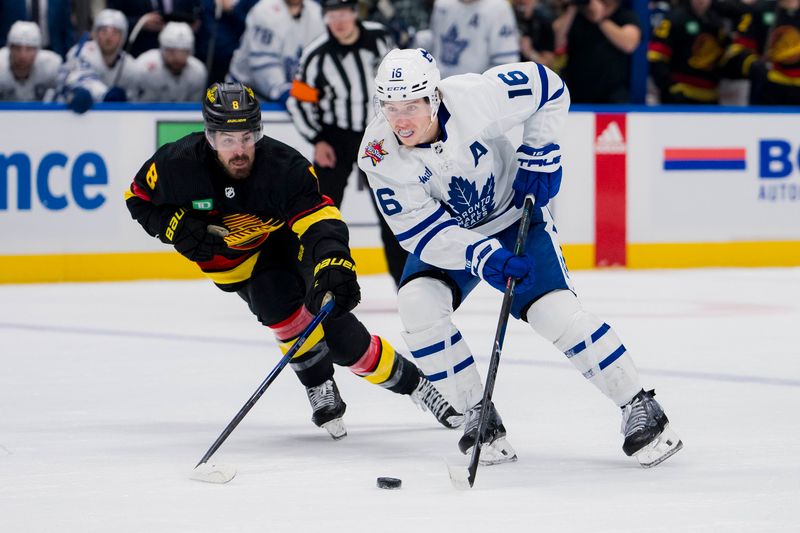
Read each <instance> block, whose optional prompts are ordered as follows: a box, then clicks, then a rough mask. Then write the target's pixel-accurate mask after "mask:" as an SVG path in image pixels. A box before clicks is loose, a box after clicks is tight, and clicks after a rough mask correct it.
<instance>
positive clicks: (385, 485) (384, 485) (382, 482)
mask: <svg viewBox="0 0 800 533" xmlns="http://www.w3.org/2000/svg"><path fill="white" fill-rule="evenodd" d="M402 484H403V481H402V480H400V479H398V478H396V477H379V478H378V488H379V489H399V488H400V485H402Z"/></svg>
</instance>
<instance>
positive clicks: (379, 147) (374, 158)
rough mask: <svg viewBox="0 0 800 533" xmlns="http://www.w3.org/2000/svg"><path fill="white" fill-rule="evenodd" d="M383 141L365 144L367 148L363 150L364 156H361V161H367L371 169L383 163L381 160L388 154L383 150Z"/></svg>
mask: <svg viewBox="0 0 800 533" xmlns="http://www.w3.org/2000/svg"><path fill="white" fill-rule="evenodd" d="M383 141H384V139H381V140H380V141H372V142H369V143H367V146H366V147H365V148H364V155H362V156H361V159H369V160H370V161H371V162H372V166H373V167H374V166H377V164H378V163H380V162H381V161H383V158H384V157H385V156H387V155H388V154H389V152H387V151H386V150H384V149H383Z"/></svg>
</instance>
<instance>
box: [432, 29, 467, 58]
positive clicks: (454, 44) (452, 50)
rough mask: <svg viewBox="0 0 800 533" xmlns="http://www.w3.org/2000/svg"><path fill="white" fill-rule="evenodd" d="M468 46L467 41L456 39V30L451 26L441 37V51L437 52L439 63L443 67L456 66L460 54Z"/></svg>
mask: <svg viewBox="0 0 800 533" xmlns="http://www.w3.org/2000/svg"><path fill="white" fill-rule="evenodd" d="M468 44H469V41H468V40H466V39H459V38H458V28H457V27H456V25H455V24H453V25H452V26H450V29H449V30H447V32H446V33H445V34H444V35H442V50H441V52H439V61H440V62H441V63H442V64H444V65H458V62H459V59H460V58H461V54H462V53H463V52H464V49H465V48H466V47H467V45H468Z"/></svg>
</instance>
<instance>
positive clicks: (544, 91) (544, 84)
mask: <svg viewBox="0 0 800 533" xmlns="http://www.w3.org/2000/svg"><path fill="white" fill-rule="evenodd" d="M536 68H537V69H538V70H539V79H540V80H541V82H542V88H541V89H542V98H541V100H539V107H537V108H536V109H537V110H539V109H541V108H542V106H543V105H544V104H546V103H547V99H548V96H549V95H550V88H549V87H548V80H547V71H546V70H545V69H544V67H543V66H542V65H540V64H539V63H536Z"/></svg>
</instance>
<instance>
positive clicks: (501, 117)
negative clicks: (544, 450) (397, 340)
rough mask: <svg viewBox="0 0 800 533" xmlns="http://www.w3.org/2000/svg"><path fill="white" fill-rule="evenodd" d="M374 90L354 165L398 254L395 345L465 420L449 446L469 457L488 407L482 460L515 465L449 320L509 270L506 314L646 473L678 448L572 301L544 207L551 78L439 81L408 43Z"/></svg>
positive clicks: (625, 364)
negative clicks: (567, 372) (556, 356)
mask: <svg viewBox="0 0 800 533" xmlns="http://www.w3.org/2000/svg"><path fill="white" fill-rule="evenodd" d="M375 83H376V87H377V89H376V91H377V95H376V100H377V102H378V105H379V108H380V113H378V115H377V117H376V118H375V119H374V120H373V122H372V123H371V124H370V125H369V127H368V129H367V131H366V133H365V135H364V139H363V142H362V152H361V157H360V159H359V166H360V167H361V169H362V170H364V172H366V174H367V177H368V179H369V184H370V187H372V189H373V192H374V194H375V196H376V198H377V201H378V203H379V205H380V207H381V210H382V211H383V215H384V218H385V219H386V221H387V222H388V224H389V226H390V227H391V228H392V230H393V231H394V232H395V235H396V236H397V238H398V240H399V241H400V243H401V244H402V245H403V246H404V247H405V248H406V249H407V250H408V251H409V252H411V255H410V256H409V259H408V262H407V263H406V268H405V271H404V272H403V280H402V282H401V288H400V291H399V295H398V298H399V309H400V315H401V318H402V321H403V326H404V328H405V331H404V332H403V337H404V338H405V341H406V343H407V344H408V347H409V348H410V350H411V353H412V355H413V356H414V358H415V359H416V363H417V365H418V366H419V367H420V368H421V369H422V370H423V371H424V372H425V374H426V375H427V376H428V379H429V380H431V381H432V382H434V383H435V384H436V387H437V388H438V389H439V390H440V391H441V392H442V393H443V394H445V396H447V398H448V399H449V401H450V402H451V404H452V405H453V406H454V407H455V408H456V409H458V410H460V411H461V410H463V411H462V412H467V421H466V424H465V430H464V435H463V436H462V438H461V440H460V441H459V448H460V449H461V451H462V452H464V453H470V451H471V447H472V446H473V443H474V442H475V436H476V434H477V425H478V419H479V417H480V411H481V409H482V408H485V407H489V408H490V415H489V428H488V431H487V433H486V434H485V436H484V437H483V439H484V442H485V443H486V445H485V446H484V447H483V450H484V452H483V455H482V460H483V458H484V457H485V458H486V461H485V462H487V463H495V462H505V461H508V460H513V459H515V458H516V454H515V452H514V450H513V448H511V446H510V445H509V444H508V441H507V440H506V439H505V435H506V431H505V428H504V426H503V423H502V420H501V419H500V416H499V414H498V413H497V410H496V409H495V408H494V406H493V405H492V406H482V405H481V404H480V402H481V401H482V392H483V390H482V385H481V380H480V377H479V375H478V372H477V369H476V367H475V362H474V360H473V356H472V352H471V351H470V349H469V347H468V346H467V343H466V341H465V339H464V338H463V336H462V334H461V332H460V331H459V330H458V329H457V328H456V326H455V325H454V324H453V322H452V320H451V315H452V313H453V311H454V309H456V308H457V307H458V306H459V304H460V303H461V302H462V301H463V300H464V299H465V298H466V297H467V295H468V294H469V293H470V291H471V290H472V289H473V288H474V287H475V286H476V285H477V284H478V283H479V281H480V280H481V279H482V280H484V281H486V282H487V283H489V284H490V285H491V286H493V287H495V288H497V289H498V290H500V291H503V290H504V289H505V284H506V279H507V278H508V277H512V276H513V277H514V278H517V279H519V281H518V283H517V290H516V292H515V294H514V300H513V305H512V307H511V314H512V315H513V316H514V317H515V318H518V319H522V320H524V321H526V322H528V323H529V324H530V325H531V327H532V328H533V329H534V331H536V332H537V333H538V334H540V335H541V336H543V337H544V338H546V339H547V340H549V341H550V342H552V343H553V344H554V345H555V346H556V347H557V348H558V349H559V350H560V351H562V352H563V353H564V354H565V355H566V357H567V358H568V359H569V361H570V362H571V363H572V364H573V365H574V366H575V367H576V368H577V369H578V371H579V372H581V374H583V376H584V377H585V378H587V379H588V380H589V381H590V382H591V383H592V384H593V385H595V386H596V387H597V388H598V389H599V390H600V391H601V392H602V393H603V394H605V395H606V396H607V397H608V398H609V399H611V400H612V401H613V402H614V403H615V404H616V405H617V406H619V407H620V408H621V409H622V419H623V434H624V436H625V439H624V444H623V450H624V452H625V453H626V454H627V455H635V456H636V458H637V459H638V460H639V462H640V463H641V464H642V465H643V466H653V465H655V464H658V463H659V462H661V461H663V460H664V459H666V458H667V457H669V456H670V455H672V454H673V453H675V452H676V451H678V450H679V449H680V448H681V446H682V444H681V442H680V440H679V439H678V437H677V435H675V433H674V432H673V430H672V429H671V428H670V427H669V426H668V425H667V423H668V420H667V417H666V416H665V415H664V413H663V411H662V410H661V407H660V406H659V404H658V403H657V402H656V401H655V399H654V398H653V396H654V393H653V391H645V390H644V389H643V388H642V385H641V383H640V381H639V376H638V374H637V370H636V367H635V366H634V364H633V361H632V359H631V357H630V355H629V354H628V353H627V351H626V349H625V346H624V345H623V344H622V343H621V342H620V340H619V338H618V337H617V335H616V333H615V332H614V330H613V329H612V328H611V327H610V326H609V325H608V324H606V323H605V322H603V321H602V320H600V319H598V318H596V317H595V316H594V315H592V314H590V313H588V312H587V311H585V310H584V309H583V307H582V305H581V303H580V302H579V300H578V299H577V297H576V295H575V293H574V289H573V286H572V283H571V281H570V278H569V275H568V273H567V269H566V264H565V262H564V258H563V256H562V254H561V248H560V245H559V242H558V237H557V234H556V230H555V227H554V224H553V219H552V218H551V215H550V212H549V210H548V209H547V207H546V205H547V203H548V201H549V200H550V198H552V197H553V196H555V194H556V193H557V192H558V190H559V186H560V183H561V173H562V171H561V149H560V146H559V144H558V143H559V133H560V130H561V128H562V126H563V125H564V122H565V119H566V116H567V110H568V108H569V92H568V90H567V88H566V86H565V85H564V82H563V81H562V80H561V79H560V78H559V77H558V76H557V75H556V74H554V73H553V72H552V71H550V70H549V69H547V68H546V67H544V66H542V65H538V64H536V63H511V64H507V65H502V66H498V67H494V68H492V69H490V70H487V71H486V72H484V73H483V74H482V75H481V74H464V75H460V76H454V77H451V78H448V79H445V80H441V77H440V73H439V70H438V69H437V67H436V62H435V60H434V59H433V57H432V56H431V54H430V53H428V52H427V51H425V50H423V49H416V50H393V51H392V52H390V53H389V54H388V55H387V56H386V58H385V59H384V60H383V62H382V63H381V65H380V67H379V68H378V73H377V76H376V79H375ZM516 125H522V127H523V136H522V144H521V145H520V146H519V147H518V148H514V146H513V145H512V144H511V142H510V140H509V139H508V138H507V137H506V132H507V131H508V130H510V129H511V128H513V127H514V126H516ZM526 195H533V196H534V197H535V203H534V208H533V214H532V217H531V225H530V230H529V232H528V238H527V245H526V248H525V253H524V255H521V256H515V255H514V254H513V253H512V252H511V249H512V248H513V244H514V241H515V239H516V236H517V228H518V226H519V219H520V216H521V207H522V205H523V200H524V198H525V196H526ZM542 400H543V401H546V399H545V398H542Z"/></svg>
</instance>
